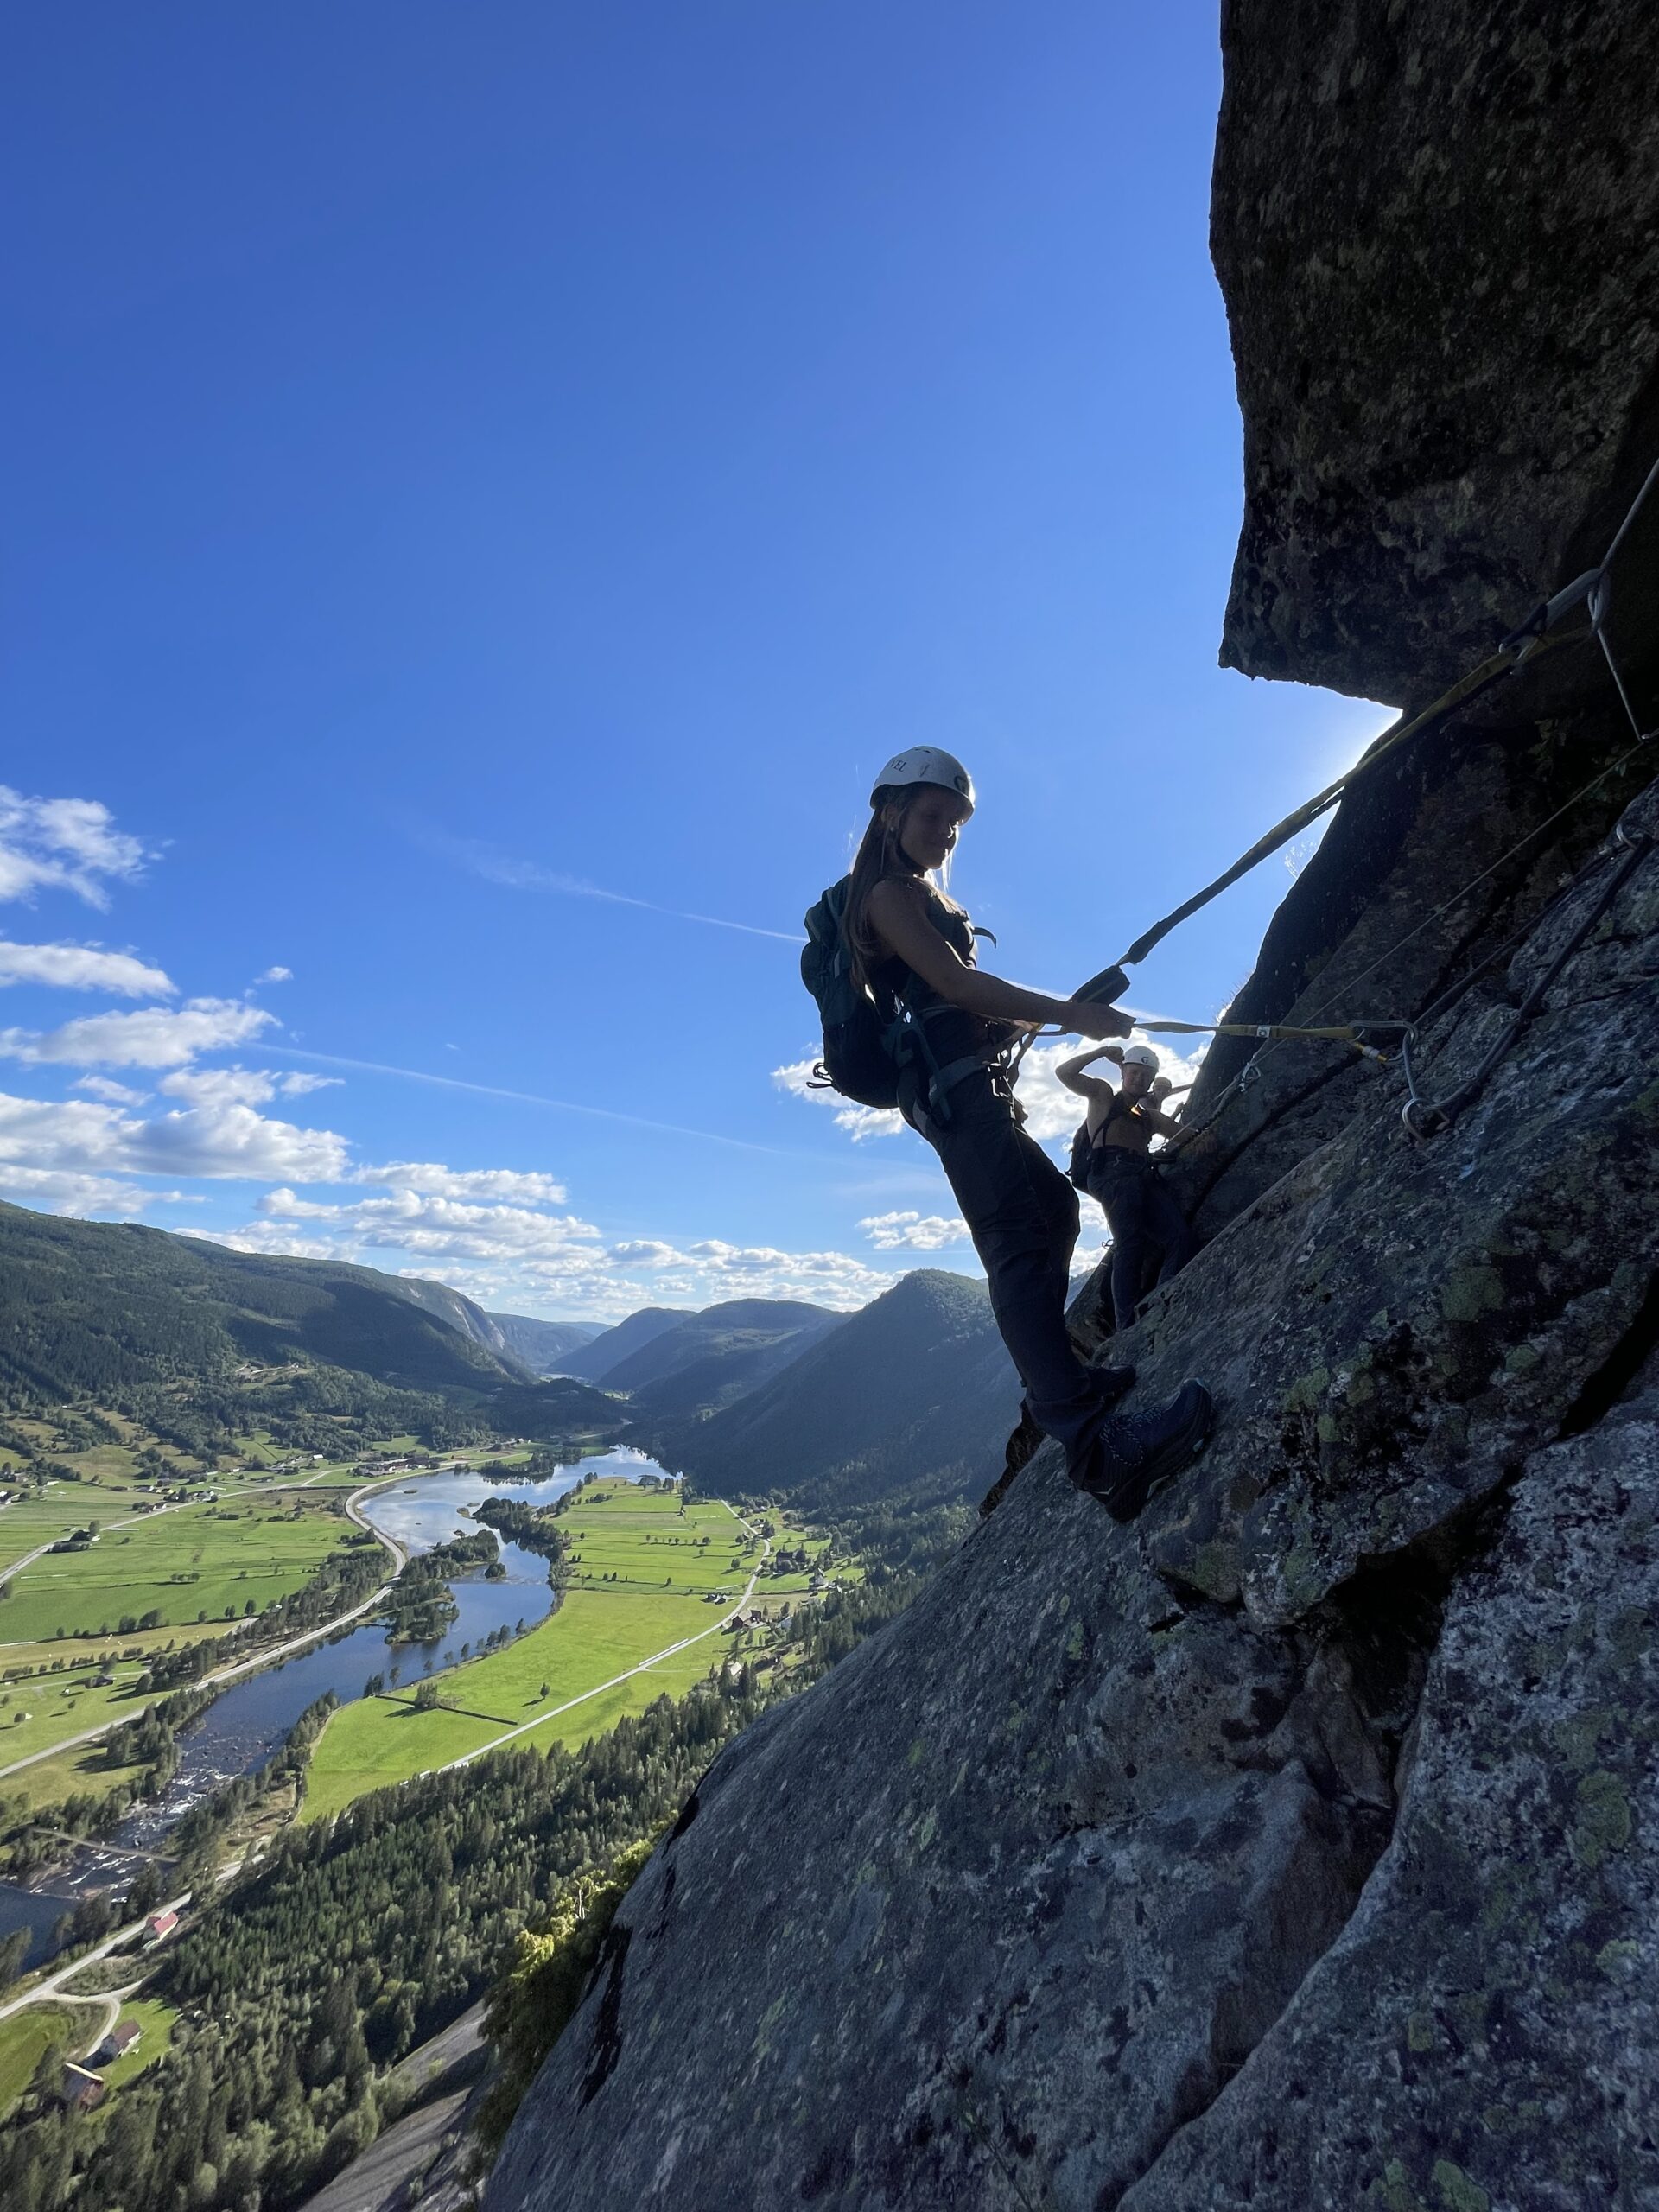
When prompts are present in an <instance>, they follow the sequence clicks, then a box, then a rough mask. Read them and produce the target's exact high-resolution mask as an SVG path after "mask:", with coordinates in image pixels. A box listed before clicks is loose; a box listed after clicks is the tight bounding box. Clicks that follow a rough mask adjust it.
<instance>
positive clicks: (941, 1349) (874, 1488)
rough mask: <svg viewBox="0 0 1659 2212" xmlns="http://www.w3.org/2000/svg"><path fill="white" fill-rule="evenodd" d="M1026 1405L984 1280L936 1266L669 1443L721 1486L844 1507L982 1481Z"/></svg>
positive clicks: (675, 1455)
mask: <svg viewBox="0 0 1659 2212" xmlns="http://www.w3.org/2000/svg"><path fill="white" fill-rule="evenodd" d="M1019 1410H1020V1385H1019V1382H1018V1380H1017V1378H1016V1376H1015V1375H1014V1369H1013V1367H1012V1365H1011V1364H1010V1363H1009V1360H1008V1357H1007V1353H1006V1352H1005V1351H1003V1349H1002V1343H1001V1338H1000V1337H999V1336H998V1335H997V1333H996V1325H995V1321H994V1320H993V1319H992V1318H991V1306H990V1300H989V1297H988V1294H987V1292H986V1288H985V1286H984V1284H983V1283H982V1282H975V1281H970V1280H969V1278H968V1277H966V1276H964V1275H953V1274H944V1273H943V1272H941V1271H940V1270H938V1269H937V1268H923V1269H920V1270H918V1272H917V1273H916V1274H909V1275H906V1276H905V1277H904V1279H903V1281H900V1282H899V1283H898V1284H896V1285H895V1286H894V1287H893V1289H892V1290H890V1291H887V1292H886V1293H885V1294H883V1295H882V1296H881V1297H880V1298H878V1299H875V1300H873V1301H872V1303H871V1304H869V1305H868V1306H865V1307H864V1309H863V1311H862V1312H861V1313H855V1314H853V1315H851V1316H850V1317H849V1318H848V1319H845V1320H842V1321H840V1322H839V1323H838V1325H836V1326H835V1327H834V1328H832V1329H831V1330H830V1331H829V1332H828V1333H827V1334H826V1335H825V1336H824V1337H823V1339H822V1341H820V1342H818V1343H817V1344H813V1345H812V1346H811V1347H810V1350H807V1351H803V1352H802V1354H801V1356H800V1357H798V1359H794V1360H792V1361H791V1363H790V1364H789V1365H788V1366H786V1367H785V1369H784V1370H783V1371H782V1372H781V1373H780V1374H778V1375H775V1376H773V1377H772V1380H771V1381H770V1382H769V1383H765V1384H763V1385H762V1386H761V1388H760V1389H757V1390H755V1391H754V1392H753V1394H752V1395H749V1396H747V1397H745V1398H742V1399H740V1400H739V1402H737V1403H736V1404H735V1405H733V1406H730V1407H728V1408H727V1409H726V1410H725V1411H724V1412H721V1413H717V1414H715V1415H714V1416H713V1417H712V1418H711V1419H709V1420H707V1421H684V1422H679V1423H671V1424H667V1425H664V1427H662V1428H661V1430H660V1432H659V1443H660V1448H661V1450H662V1451H663V1452H666V1453H667V1454H668V1456H669V1458H670V1459H671V1461H672V1463H673V1464H674V1465H676V1466H677V1467H682V1468H683V1469H684V1470H685V1471H687V1472H688V1473H690V1475H691V1476H693V1478H695V1479H696V1484H697V1485H698V1487H699V1489H701V1490H704V1491H711V1492H713V1493H714V1494H715V1495H716V1496H721V1497H735V1496H738V1495H740V1494H742V1493H746V1492H747V1493H750V1494H754V1493H758V1492H762V1491H778V1492H779V1493H786V1494H787V1495H789V1496H790V1497H794V1498H796V1499H798V1500H799V1501H800V1502H801V1503H802V1504H804V1506H806V1507H807V1508H808V1509H809V1510H817V1509H818V1508H819V1507H822V1506H835V1507H837V1508H842V1509H844V1508H846V1507H849V1506H853V1505H856V1504H860V1503H868V1502H871V1501H874V1500H876V1499H881V1498H893V1497H899V1496H900V1495H903V1496H905V1497H908V1498H910V1499H912V1500H920V1499H925V1498H939V1499H944V1498H950V1497H963V1496H966V1495H967V1494H969V1492H971V1491H974V1490H975V1489H976V1487H979V1488H982V1487H983V1486H984V1485H985V1484H988V1482H989V1481H990V1479H991V1478H992V1476H993V1475H994V1474H995V1471H996V1468H997V1466H998V1465H1001V1452H1002V1440H1003V1438H1004V1437H1005V1436H1006V1434H1007V1431H1008V1430H1009V1428H1011V1427H1013V1425H1014V1421H1016V1420H1017V1418H1018V1416H1019Z"/></svg>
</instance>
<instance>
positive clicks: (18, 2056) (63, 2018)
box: [0, 2005, 92, 2113]
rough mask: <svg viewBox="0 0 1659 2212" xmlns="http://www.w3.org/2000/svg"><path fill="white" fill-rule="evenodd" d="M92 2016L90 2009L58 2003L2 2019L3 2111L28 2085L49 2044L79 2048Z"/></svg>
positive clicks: (0, 2075)
mask: <svg viewBox="0 0 1659 2212" xmlns="http://www.w3.org/2000/svg"><path fill="white" fill-rule="evenodd" d="M91 2021H92V2014H91V2012H70V2011H68V2010H67V2009H65V2008H62V2007H60V2006H59V2005H25V2006H24V2008H23V2010H22V2012H14V2013H12V2015H11V2016H10V2018H9V2019H4V2020H0V2113H6V2112H8V2111H10V2108H11V2107H12V2106H13V2105H14V2104H15V2103H16V2101H17V2099H18V2098H19V2097H21V2096H22V2094H23V2091H24V2090H25V2089H26V2088H28V2087H29V2081H30V2079H31V2077H32V2076H33V2075H34V2072H35V2068H36V2066H38V2065H39V2064H40V2061H41V2052H42V2051H43V2050H45V2049H46V2047H47V2045H48V2044H50V2043H55V2044H59V2045H60V2047H61V2048H62V2049H63V2050H65V2051H72V2050H77V2049H79V2045H80V2044H81V2043H82V2042H84V2041H85V2039H86V2029H87V2024H89V2023H90V2022H91Z"/></svg>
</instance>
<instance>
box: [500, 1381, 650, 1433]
mask: <svg viewBox="0 0 1659 2212" xmlns="http://www.w3.org/2000/svg"><path fill="white" fill-rule="evenodd" d="M628 1412H629V1408H627V1407H626V1406H625V1405H623V1403H622V1402H621V1401H620V1399H617V1398H607V1396H606V1395H605V1393H604V1392H603V1391H602V1390H596V1389H594V1386H593V1384H592V1383H579V1382H577V1381H576V1379H575V1376H571V1375H550V1376H548V1377H547V1378H546V1380H545V1381H544V1382H541V1383H507V1384H505V1386H504V1388H502V1389H499V1390H498V1391H497V1392H496V1393H495V1395H494V1396H493V1397H492V1398H491V1400H490V1418H491V1420H492V1421H493V1422H494V1423H495V1425H496V1427H497V1428H498V1429H499V1431H500V1433H502V1434H503V1435H504V1436H528V1437H531V1438H535V1439H537V1440H553V1441H558V1440H563V1438H566V1437H569V1435H571V1434H572V1433H575V1432H577V1431H586V1430H591V1431H593V1432H594V1433H595V1434H599V1433H603V1434H604V1435H606V1436H607V1437H615V1436H616V1435H618V1434H620V1432H621V1430H622V1429H623V1427H625V1426H626V1422H627V1419H628Z"/></svg>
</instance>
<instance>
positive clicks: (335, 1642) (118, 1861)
mask: <svg viewBox="0 0 1659 2212" xmlns="http://www.w3.org/2000/svg"><path fill="white" fill-rule="evenodd" d="M589 1473H597V1474H606V1475H613V1476H614V1475H626V1476H627V1477H628V1478H630V1479H632V1480H637V1479H638V1478H639V1477H640V1476H641V1475H660V1474H662V1473H664V1469H663V1468H661V1467H659V1466H658V1465H657V1463H656V1461H655V1460H654V1459H647V1458H646V1457H645V1453H644V1452H635V1451H631V1450H629V1449H628V1448H627V1446H616V1447H615V1448H614V1449H613V1450H612V1451H609V1452H599V1453H591V1454H589V1455H588V1456H587V1457H585V1458H582V1459H574V1460H572V1461H571V1462H570V1464H569V1465H568V1466H566V1467H562V1468H561V1469H560V1471H558V1473H557V1474H555V1475H544V1476H543V1477H541V1478H540V1479H538V1480H537V1481H535V1482H525V1481H524V1480H522V1479H516V1480H515V1479H514V1478H512V1476H511V1475H510V1474H508V1473H507V1472H506V1471H505V1470H504V1471H503V1472H502V1473H500V1474H499V1475H486V1474H483V1473H472V1472H465V1473H459V1474H442V1475H410V1476H408V1477H405V1478H399V1479H397V1481H395V1482H393V1483H391V1484H388V1485H387V1486H386V1488H385V1489H384V1490H378V1491H371V1492H370V1493H369V1495H368V1496H367V1497H365V1498H364V1499H363V1501H362V1510H363V1514H364V1516H365V1519H366V1520H367V1521H368V1522H370V1523H371V1525H372V1527H373V1528H374V1529H377V1530H378V1531H379V1532H381V1533H382V1534H384V1535H388V1536H391V1537H392V1538H393V1539H395V1541H397V1542H398V1543H399V1544H401V1545H402V1546H403V1547H404V1550H405V1551H407V1552H410V1553H411V1554H414V1553H419V1552H428V1551H430V1550H431V1549H432V1548H433V1547H434V1545H435V1544H441V1543H443V1542H445V1541H447V1540H448V1538H449V1537H451V1536H456V1535H470V1534H472V1533H474V1531H475V1530H476V1529H477V1527H478V1523H477V1522H474V1521H473V1520H471V1519H469V1518H467V1516H465V1515H463V1513H462V1511H461V1508H462V1507H463V1506H467V1507H471V1508H474V1510H475V1509H476V1508H477V1507H478V1506H480V1505H481V1504H482V1503H483V1502H484V1500H485V1499H486V1497H506V1498H517V1499H518V1500H520V1501H522V1502H524V1503H529V1504H535V1505H550V1504H552V1503H553V1502H554V1500H555V1499H556V1498H559V1497H563V1496H564V1494H565V1492H566V1491H571V1490H574V1489H575V1486H576V1484H578V1483H579V1482H580V1481H581V1480H582V1477H583V1476H584V1475H586V1474H589ZM496 1541H497V1542H498V1544H499V1546H500V1556H501V1560H502V1563H503V1565H504V1566H505V1567H506V1570H507V1573H506V1579H505V1581H496V1582H491V1581H487V1580H486V1579H485V1577H484V1575H483V1573H481V1572H480V1573H474V1574H467V1575H457V1576H455V1577H454V1580H452V1581H451V1583H450V1585H449V1587H450V1589H451V1591H452V1592H453V1593H454V1599H455V1603H456V1605H458V1606H459V1608H460V1613H459V1617H458V1618H456V1620H455V1621H454V1623H453V1624H452V1625H451V1626H450V1627H449V1628H448V1630H446V1631H445V1632H444V1634H443V1635H442V1637H438V1638H437V1639H436V1641H435V1642H434V1643H397V1644H394V1643H387V1641H386V1633H385V1629H384V1628H383V1627H381V1626H379V1625H378V1624H376V1623H374V1622H372V1621H366V1622H365V1623H364V1624H362V1625H361V1626H359V1627H357V1628H353V1629H347V1630H344V1631H343V1632H342V1633H341V1634H340V1635H339V1636H337V1637H331V1638H329V1639H328V1640H327V1641H326V1642H322V1643H315V1644H312V1645H310V1646H309V1647H308V1649H305V1650H304V1651H299V1652H296V1654H295V1655H294V1656H293V1657H292V1658H291V1659H284V1660H282V1661H280V1662H278V1663H277V1665H275V1666H271V1667H266V1668H264V1669H261V1670H260V1671H259V1672H258V1673H257V1674H252V1675H247V1676H245V1678H244V1679H243V1680H241V1681H238V1682H234V1683H232V1685H231V1687H230V1688H228V1689H226V1691H225V1692H224V1693H223V1694H222V1695H220V1696H219V1697H218V1698H216V1699H215V1700H214V1701H213V1704H212V1705H210V1706H209V1707H208V1708H207V1712H206V1713H203V1714H202V1715H201V1716H200V1719H196V1720H194V1721H192V1723H191V1724H190V1726H189V1727H188V1728H187V1729H186V1730H185V1731H184V1733H183V1734H182V1735H181V1737H180V1738H179V1764H178V1770H177V1771H176V1772H175V1775H174V1777H173V1779H172V1781H171V1783H168V1788H167V1789H166V1791H165V1792H164V1793H163V1795H162V1796H160V1797H159V1798H157V1799H156V1802H154V1803H153V1804H148V1805H141V1806H139V1807H137V1808H135V1810H134V1811H133V1812H131V1813H130V1814H129V1815H128V1816H127V1818H126V1819H125V1820H124V1821H122V1823H121V1825H120V1826H119V1827H118V1828H117V1829H116V1830H115V1831H114V1833H113V1834H111V1836H110V1837H109V1838H107V1839H106V1840H105V1843H104V1844H103V1845H101V1846H100V1845H99V1844H87V1845H86V1846H84V1847H82V1848H81V1849H80V1850H79V1852H77V1853H76V1854H75V1862H74V1865H73V1868H72V1869H70V1870H67V1872H60V1873H59V1874H58V1875H57V1876H56V1877H55V1878H54V1880H53V1882H52V1884H51V1886H50V1887H49V1888H45V1887H43V1888H40V1889H24V1888H22V1887H21V1886H20V1885H18V1884H16V1883H14V1882H0V1936H6V1935H9V1934H10V1932H11V1931H12V1930H13V1929H17V1928H28V1929H30V1930H31V1931H32V1932H33V1936H34V1941H33V1942H32V1943H31V1946H30V1949H29V1965H31V1966H38V1965H39V1964H40V1963H41V1961H42V1960H43V1959H45V1958H47V1957H48V1956H49V1955H50V1954H51V1951H52V1949H53V1948H54V1946H53V1943H52V1930H53V1929H54V1926H55V1925H56V1923H57V1922H58V1920H59V1919H60V1917H61V1916H62V1915H63V1914H64V1913H66V1912H67V1911H68V1910H70V1908H71V1907H72V1906H73V1904H75V1903H76V1902H77V1900H78V1899H79V1897H84V1896H86V1894H87V1892H88V1891H92V1890H100V1889H108V1888H110V1887H111V1885H121V1886H122V1887H124V1886H125V1885H126V1883H127V1882H128V1881H129V1880H130V1878H131V1877H132V1876H133V1875H134V1874H135V1873H137V1871H138V1861H137V1859H134V1858H130V1857H122V1856H121V1855H120V1853H121V1851H122V1850H125V1851H128V1852H131V1851H134V1850H140V1851H142V1850H153V1849H154V1848H155V1847H156V1845H157V1844H158V1843H160V1842H161V1841H162V1839H164V1838H165V1836H166V1834H167V1833H168V1829H169V1828H171V1827H173V1826H174V1824H175V1821H178V1820H179V1819H181V1817H182V1815H184V1814H186V1813H188V1811H189V1810H190V1808H191V1807H192V1806H193V1805H199V1804H200V1802H201V1801H202V1799H203V1798H204V1797H207V1796H211V1795H212V1794H213V1791H214V1790H216V1789H222V1788H223V1786H224V1785H225V1783H227V1782H229V1781H230V1780H231V1779H232V1777H233V1776H235V1775H238V1774H257V1772H258V1770H259V1769H260V1768H261V1767H263V1766H264V1764H266V1762H267V1761H268V1760H269V1759H270V1758H272V1757H273V1756H274V1755H275V1753H276V1752H277V1750H278V1749H279V1748H280V1747H281V1745H282V1744H283V1740H284V1739H285V1738H286V1737H287V1734H288V1732H289V1729H290V1728H291V1727H292V1726H294V1723H295V1722H296V1720H297V1719H299V1717H300V1715H301V1714H302V1713H303V1712H304V1711H305V1709H306V1707H308V1705H312V1704H315V1701H316V1700H317V1699H318V1698H320V1697H321V1696H322V1695H323V1694H324V1693H325V1692H327V1691H328V1690H332V1691H333V1692H334V1695H335V1696H336V1697H337V1698H339V1700H340V1702H341V1704H343V1705H344V1704H349V1703H350V1702H351V1701H352V1700H353V1699H356V1698H359V1697H361V1696H362V1694H363V1685H364V1683H365V1681H367V1679H368V1677H369V1676H370V1675H376V1674H378V1675H385V1677H386V1680H387V1683H388V1685H389V1686H390V1685H391V1683H392V1682H393V1681H403V1682H405V1683H407V1682H411V1681H419V1680H420V1679H421V1677H422V1675H425V1674H431V1673H434V1672H435V1671H441V1670H442V1669H443V1668H445V1667H448V1666H450V1665H453V1664H454V1663H456V1662H458V1661H459V1660H460V1658H461V1646H462V1645H463V1644H469V1645H471V1647H472V1648H473V1649H474V1651H475V1650H476V1649H477V1648H478V1646H479V1645H480V1643H482V1642H483V1641H484V1639H485V1638H486V1637H488V1636H489V1635H490V1634H491V1633H492V1632H493V1630H496V1629H499V1628H508V1629H512V1628H516V1627H517V1625H518V1624H519V1623H520V1622H522V1623H523V1624H524V1626H525V1627H526V1628H533V1627H534V1626H535V1625H536V1624H537V1622H538V1621H540V1620H542V1619H543V1618H545V1617H546V1615H547V1614H548V1612H549V1611H550V1609H551V1606H552V1602H553V1592H552V1590H551V1587H550V1585H549V1582H548V1579H547V1568H548V1562H547V1561H546V1560H544V1559H543V1558H542V1557H541V1556H540V1555H539V1554H537V1553H535V1552H529V1551H525V1550H524V1549H523V1548H521V1547H520V1546H519V1545H518V1544H511V1543H508V1542H506V1541H505V1540H504V1539H502V1538H500V1537H499V1536H498V1538H497V1540H496Z"/></svg>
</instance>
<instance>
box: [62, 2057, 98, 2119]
mask: <svg viewBox="0 0 1659 2212" xmlns="http://www.w3.org/2000/svg"><path fill="white" fill-rule="evenodd" d="M58 2094H59V2095H60V2097H61V2098H62V2099H63V2101H64V2102H65V2104H67V2105H72V2106H73V2107H74V2108H75V2110H76V2111H78V2112H91V2111H92V2109H93V2107H95V2106H98V2105H101V2104H102V2103H103V2101H104V2100H105V2097H106V2096H107V2095H108V2094H109V2092H108V2089H107V2088H106V2087H105V2081H104V2076H103V2075H101V2074H94V2073H93V2072H92V2069H90V2067H86V2066H77V2065H75V2064H74V2063H73V2062H71V2063H68V2064H67V2065H66V2066H65V2068H64V2069H63V2079H62V2081H61V2082H60V2083H59V2085H58Z"/></svg>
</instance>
